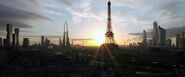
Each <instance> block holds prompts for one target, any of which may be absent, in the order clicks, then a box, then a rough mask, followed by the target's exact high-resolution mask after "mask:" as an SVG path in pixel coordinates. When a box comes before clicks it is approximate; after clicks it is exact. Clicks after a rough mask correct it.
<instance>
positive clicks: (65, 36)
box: [63, 22, 71, 48]
mask: <svg viewBox="0 0 185 77" xmlns="http://www.w3.org/2000/svg"><path fill="white" fill-rule="evenodd" d="M63 46H64V47H67V48H69V47H71V45H70V41H69V35H68V24H67V22H65V24H64V33H63Z"/></svg>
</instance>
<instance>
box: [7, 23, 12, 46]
mask: <svg viewBox="0 0 185 77" xmlns="http://www.w3.org/2000/svg"><path fill="white" fill-rule="evenodd" d="M6 27H7V29H6V32H7V35H6V41H7V42H6V43H7V44H6V46H7V47H11V46H12V30H13V27H12V25H10V24H7V26H6Z"/></svg>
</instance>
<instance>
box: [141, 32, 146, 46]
mask: <svg viewBox="0 0 185 77" xmlns="http://www.w3.org/2000/svg"><path fill="white" fill-rule="evenodd" d="M146 41H147V35H146V31H145V30H144V31H143V41H142V42H143V44H144V45H146Z"/></svg>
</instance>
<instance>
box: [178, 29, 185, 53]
mask: <svg viewBox="0 0 185 77" xmlns="http://www.w3.org/2000/svg"><path fill="white" fill-rule="evenodd" d="M176 47H177V48H178V49H183V50H185V38H184V31H183V32H182V34H181V35H180V34H177V35H176Z"/></svg>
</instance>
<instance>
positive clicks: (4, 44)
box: [3, 39, 7, 47]
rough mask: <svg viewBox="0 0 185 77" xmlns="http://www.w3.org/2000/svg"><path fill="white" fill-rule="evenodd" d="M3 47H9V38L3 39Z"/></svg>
mask: <svg viewBox="0 0 185 77" xmlns="http://www.w3.org/2000/svg"><path fill="white" fill-rule="evenodd" d="M3 47H7V40H6V39H3Z"/></svg>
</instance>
